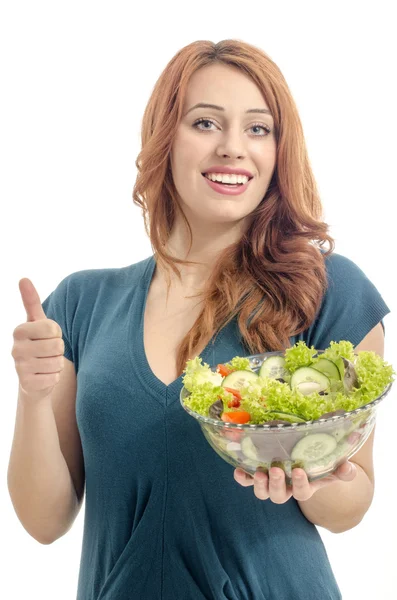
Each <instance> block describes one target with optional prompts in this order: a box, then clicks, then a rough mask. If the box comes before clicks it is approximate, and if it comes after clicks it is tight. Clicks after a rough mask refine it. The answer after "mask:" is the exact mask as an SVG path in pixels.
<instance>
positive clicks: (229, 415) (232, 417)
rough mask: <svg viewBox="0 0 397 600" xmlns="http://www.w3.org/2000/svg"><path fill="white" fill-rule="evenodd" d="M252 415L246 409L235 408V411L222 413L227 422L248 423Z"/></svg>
mask: <svg viewBox="0 0 397 600" xmlns="http://www.w3.org/2000/svg"><path fill="white" fill-rule="evenodd" d="M250 418H251V415H250V414H249V412H246V411H245V410H235V411H233V412H224V413H222V417H221V419H222V421H225V423H248V421H249V420H250Z"/></svg>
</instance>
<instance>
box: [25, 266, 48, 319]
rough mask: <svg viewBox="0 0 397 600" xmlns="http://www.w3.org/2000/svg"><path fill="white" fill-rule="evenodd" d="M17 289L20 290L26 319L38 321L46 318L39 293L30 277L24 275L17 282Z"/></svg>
mask: <svg viewBox="0 0 397 600" xmlns="http://www.w3.org/2000/svg"><path fill="white" fill-rule="evenodd" d="M19 291H20V292H21V296H22V302H23V305H24V307H25V310H26V317H27V319H26V320H27V321H39V320H40V319H46V318H47V317H46V315H45V313H44V310H43V307H42V305H41V302H40V297H39V294H38V293H37V290H36V288H35V287H34V285H33V283H32V282H31V281H30V279H27V278H26V277H25V278H23V279H21V280H20V282H19Z"/></svg>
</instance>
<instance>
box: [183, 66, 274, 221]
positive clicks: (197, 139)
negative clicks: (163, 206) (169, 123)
mask: <svg viewBox="0 0 397 600" xmlns="http://www.w3.org/2000/svg"><path fill="white" fill-rule="evenodd" d="M198 103H206V104H212V105H216V106H219V107H223V108H224V110H218V109H216V108H195V109H194V110H191V109H192V107H193V106H195V105H196V104H198ZM250 109H262V110H263V109H267V110H269V107H268V106H267V104H266V101H265V99H264V97H263V95H262V93H261V91H260V90H259V88H258V87H257V85H256V84H255V83H254V82H253V81H252V79H251V78H250V77H249V76H247V75H246V74H244V73H242V72H241V71H239V70H238V69H237V68H236V67H231V66H228V65H221V64H212V65H209V66H206V67H202V68H201V69H199V70H198V71H196V72H195V73H194V75H193V76H192V77H191V79H190V81H189V84H188V88H187V93H186V97H185V102H184V107H183V117H182V120H181V122H180V123H179V125H178V129H177V132H176V137H175V139H174V143H173V146H172V149H171V168H172V174H173V179H174V183H175V187H176V189H177V192H178V194H179V196H180V198H181V202H182V208H183V211H184V213H185V215H186V217H187V219H188V221H189V223H190V225H191V226H192V227H193V228H194V227H195V225H196V226H200V224H201V225H202V226H203V225H204V226H205V225H206V224H207V225H208V224H209V222H211V223H212V224H225V225H227V224H229V225H236V223H239V224H241V225H242V224H244V223H246V222H247V219H245V217H247V216H248V215H249V214H250V213H251V212H252V211H253V210H254V209H255V208H256V207H257V206H258V204H260V202H261V200H262V199H263V197H264V195H265V193H266V191H267V188H268V186H269V183H270V181H271V178H272V175H273V172H274V169H275V163H276V139H275V135H274V131H273V130H274V124H273V118H272V117H271V115H270V114H268V113H260V112H249V113H247V111H249V110H250ZM199 120H202V121H201V122H198V121H199ZM214 166H226V167H231V168H232V169H233V168H240V169H245V170H247V171H249V172H250V173H251V174H252V175H253V178H252V179H251V180H250V181H249V183H248V185H247V187H246V189H245V190H244V191H243V192H242V193H241V194H238V195H226V194H225V193H222V192H220V191H216V190H215V189H214V188H213V187H212V186H211V185H210V184H209V183H208V181H207V179H206V178H205V177H204V176H203V175H202V174H203V173H205V172H206V171H207V170H208V169H209V168H211V167H214ZM229 189H230V188H229ZM243 229H244V227H243Z"/></svg>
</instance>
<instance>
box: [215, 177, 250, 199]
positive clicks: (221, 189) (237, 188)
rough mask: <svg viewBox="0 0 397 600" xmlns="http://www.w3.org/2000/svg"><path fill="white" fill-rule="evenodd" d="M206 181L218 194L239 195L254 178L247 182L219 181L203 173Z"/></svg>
mask: <svg viewBox="0 0 397 600" xmlns="http://www.w3.org/2000/svg"><path fill="white" fill-rule="evenodd" d="M203 177H204V179H205V181H206V182H207V183H208V185H209V186H210V187H211V188H212V189H213V190H214V191H215V192H218V194H223V195H225V196H239V195H240V194H243V193H244V192H245V190H246V189H247V187H248V186H249V184H250V182H251V181H252V179H249V180H248V181H247V183H234V184H231V183H220V182H218V181H211V180H210V179H208V177H206V176H205V175H204V174H203Z"/></svg>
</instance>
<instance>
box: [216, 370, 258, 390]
mask: <svg viewBox="0 0 397 600" xmlns="http://www.w3.org/2000/svg"><path fill="white" fill-rule="evenodd" d="M257 380H258V375H257V374H256V373H254V372H253V371H233V373H230V375H227V377H225V379H224V380H223V381H222V387H224V388H233V389H234V390H239V389H240V388H242V387H243V386H244V385H246V384H248V383H249V382H250V381H257Z"/></svg>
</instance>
